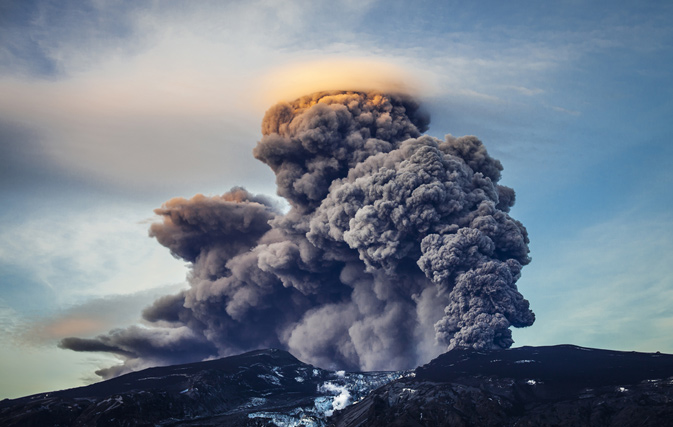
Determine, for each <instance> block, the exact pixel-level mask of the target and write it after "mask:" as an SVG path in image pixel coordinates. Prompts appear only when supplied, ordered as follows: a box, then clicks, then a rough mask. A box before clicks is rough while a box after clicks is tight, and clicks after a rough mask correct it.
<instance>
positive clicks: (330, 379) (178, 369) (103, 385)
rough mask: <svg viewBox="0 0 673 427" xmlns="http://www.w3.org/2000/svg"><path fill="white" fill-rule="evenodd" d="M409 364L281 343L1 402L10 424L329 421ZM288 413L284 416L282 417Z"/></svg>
mask: <svg viewBox="0 0 673 427" xmlns="http://www.w3.org/2000/svg"><path fill="white" fill-rule="evenodd" d="M403 374H404V373H403V372H399V373H398V372H371V373H346V372H343V371H339V372H333V371H326V370H323V369H319V368H315V367H313V366H311V365H308V364H305V363H302V362H300V361H299V360H297V359H296V358H295V357H294V356H292V355H291V354H290V353H288V352H285V351H281V350H275V349H274V350H259V351H253V352H249V353H245V354H241V355H238V356H232V357H227V358H222V359H218V360H212V361H206V362H198V363H191V364H186V365H175V366H167V367H158V368H150V369H146V370H143V371H139V372H133V373H130V374H127V375H123V376H120V377H117V378H113V379H110V380H107V381H103V382H100V383H97V384H93V385H90V386H86V387H79V388H74V389H70V390H63V391H57V392H51V393H41V394H36V395H33V396H27V397H23V398H20V399H13V400H8V399H5V400H3V401H2V402H0V425H2V426H40V427H42V426H94V425H95V426H144V425H147V426H154V425H202V426H203V425H218V426H266V425H274V424H272V423H273V422H274V421H275V422H277V423H281V422H282V424H283V425H299V424H300V423H302V425H305V426H316V427H317V426H322V425H324V424H325V419H326V417H327V416H329V415H331V414H332V412H333V410H334V409H340V408H343V407H344V406H345V405H346V404H349V403H351V402H352V401H354V400H358V399H361V398H364V397H365V396H366V395H367V394H368V393H369V392H370V391H371V390H372V389H374V388H376V387H379V386H381V385H383V384H386V383H388V382H390V381H392V380H395V379H397V378H400V377H401V376H402V375H403ZM279 420H280V421H279Z"/></svg>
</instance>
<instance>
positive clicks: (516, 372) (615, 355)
mask: <svg viewBox="0 0 673 427" xmlns="http://www.w3.org/2000/svg"><path fill="white" fill-rule="evenodd" d="M0 424H2V425H3V426H50V425H51V426H65V425H68V426H89V425H92V426H93V425H95V426H149V425H162V426H171V425H187V426H190V425H191V426H196V425H200V426H216V425H217V426H293V427H294V426H312V427H323V426H338V427H355V426H454V425H465V426H467V425H480V426H481V425H483V426H488V425H491V426H496V425H497V426H514V425H517V426H522V425H523V426H533V425H535V426H540V425H547V426H565V425H568V426H570V425H573V426H578V425H582V426H635V425H638V426H666V425H673V355H669V354H660V353H637V352H620V351H610V350H598V349H591V348H584V347H577V346H571V345H559V346H549V347H520V348H512V349H498V350H489V351H478V350H474V349H456V350H453V351H450V352H447V353H445V354H443V355H441V356H439V357H438V358H436V359H434V360H433V361H431V362H430V363H428V364H426V365H424V366H420V367H418V368H416V369H415V370H410V371H391V372H345V371H329V370H325V369H320V368H317V367H314V366H312V365H309V364H306V363H303V362H301V361H299V360H298V359H296V358H295V357H294V356H292V355H291V354H290V353H288V352H286V351H282V350H277V349H271V350H258V351H252V352H248V353H244V354H241V355H238V356H232V357H226V358H222V359H218V360H210V361H204V362H197V363H190V364H183V365H174V366H165V367H156V368H150V369H145V370H143V371H139V372H133V373H129V374H126V375H122V376H120V377H116V378H113V379H110V380H106V381H102V382H100V383H96V384H92V385H89V386H85V387H79V388H73V389H69V390H62V391H55V392H49V393H40V394H36V395H33V396H27V397H23V398H19V399H12V400H9V399H5V400H3V401H2V402H0Z"/></svg>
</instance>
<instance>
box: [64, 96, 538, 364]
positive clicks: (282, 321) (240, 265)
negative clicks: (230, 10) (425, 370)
mask: <svg viewBox="0 0 673 427" xmlns="http://www.w3.org/2000/svg"><path fill="white" fill-rule="evenodd" d="M428 123H429V119H428V117H427V115H426V114H425V113H424V112H423V110H422V109H420V108H419V105H418V104H417V103H416V102H415V101H414V100H413V99H411V98H408V97H405V96H400V95H386V94H382V93H374V92H369V93H361V92H322V93H316V94H313V95H310V96H306V97H303V98H300V99H298V100H296V101H294V102H291V103H280V104H278V105H276V106H274V107H272V108H271V109H269V111H267V113H266V115H265V117H264V120H263V123H262V133H263V137H262V139H261V141H260V142H259V143H258V144H257V147H255V149H254V155H255V157H256V158H257V159H259V160H261V161H263V162H264V163H266V164H267V165H269V166H270V167H271V169H273V171H274V172H275V174H276V183H277V186H278V194H279V195H281V196H283V197H284V198H285V199H287V201H288V202H289V203H290V206H291V208H290V210H289V212H287V213H285V214H283V213H281V212H279V210H278V209H277V208H276V207H275V206H274V205H273V203H271V202H270V201H269V200H268V199H266V198H264V197H261V196H253V195H251V194H249V193H248V192H247V191H245V190H244V189H242V188H234V189H232V190H231V191H230V192H229V193H226V194H224V195H223V196H218V197H211V198H209V197H204V196H201V195H199V196H196V197H194V198H192V199H190V200H186V199H173V200H171V201H169V202H167V203H166V204H165V205H164V206H163V207H162V208H161V209H157V210H156V211H155V212H156V213H157V214H158V215H160V216H161V217H162V219H163V222H159V223H155V224H153V225H152V227H151V229H150V235H151V236H153V237H156V238H157V240H158V241H159V242H160V243H161V244H162V245H164V246H166V247H167V248H169V249H170V251H171V253H172V254H173V255H174V256H176V257H179V258H182V259H184V260H186V261H189V262H190V263H191V272H190V275H189V283H190V288H189V289H188V290H186V291H183V292H181V293H179V294H177V295H170V296H166V297H163V298H160V299H159V300H157V301H155V303H154V304H153V305H152V306H150V307H148V308H147V309H146V310H145V311H144V312H143V317H144V319H145V320H146V321H147V322H148V323H149V324H150V327H145V328H140V327H130V328H127V329H119V330H114V331H111V332H110V333H109V334H107V335H103V336H99V337H96V338H93V339H80V338H67V339H65V340H63V341H62V342H61V346H62V347H63V348H69V349H72V350H76V351H105V352H110V353H114V354H116V355H118V356H120V357H122V358H123V359H124V360H125V364H124V366H122V367H117V368H114V369H110V370H103V371H100V372H99V374H100V375H102V376H104V377H107V376H111V375H116V374H119V373H121V372H124V371H125V370H129V369H135V368H138V367H142V366H147V365H151V364H168V363H178V362H185V361H193V360H202V359H204V358H208V357H217V356H226V355H231V354H236V353H240V352H243V351H247V350H252V349H256V348H263V347H281V348H286V349H288V350H289V351H291V352H292V353H293V354H294V355H295V356H297V357H298V358H300V359H302V360H304V361H306V362H309V363H313V364H315V365H318V366H321V367H326V368H346V369H363V370H383V369H404V368H411V367H414V366H416V365H418V364H420V363H425V362H427V361H428V360H429V359H430V358H432V357H434V356H436V355H437V354H439V353H441V352H443V351H445V350H446V349H447V348H448V349H453V348H458V347H473V348H477V349H493V348H506V347H509V346H511V345H512V342H513V341H512V338H511V331H510V329H509V328H510V327H511V326H514V327H524V326H529V325H531V324H533V322H534V320H535V317H534V314H533V312H532V311H531V310H530V309H529V307H528V301H526V300H525V299H524V298H523V296H522V295H521V294H520V293H519V292H518V290H517V287H516V281H517V279H518V278H519V277H520V272H521V268H522V266H523V265H526V264H528V262H530V259H529V257H528V252H529V251H528V237H527V233H526V229H525V228H524V227H523V225H522V224H521V223H520V222H518V221H516V220H514V219H512V218H511V217H510V216H509V214H508V212H509V209H510V207H511V206H512V205H513V204H514V191H513V190H512V189H511V188H508V187H505V186H502V185H499V184H498V181H499V179H500V172H501V171H502V165H501V164H500V162H499V161H497V160H495V159H493V158H492V157H490V156H489V155H488V153H487V151H486V149H485V147H484V146H483V144H482V143H481V141H479V140H478V139H477V138H475V137H472V136H467V137H460V138H455V137H453V136H451V135H448V136H447V137H446V139H445V140H444V141H442V140H439V139H436V138H433V137H430V136H426V135H422V132H424V131H425V130H426V129H427V125H428Z"/></svg>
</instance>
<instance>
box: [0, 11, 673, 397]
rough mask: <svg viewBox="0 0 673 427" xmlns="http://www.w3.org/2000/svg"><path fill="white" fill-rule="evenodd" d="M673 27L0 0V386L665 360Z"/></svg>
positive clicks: (653, 19) (652, 18)
mask: <svg viewBox="0 0 673 427" xmlns="http://www.w3.org/2000/svg"><path fill="white" fill-rule="evenodd" d="M672 18H673V7H672V6H669V5H667V4H664V2H638V3H637V2H591V3H589V2H581V1H559V2H554V3H553V4H552V3H549V4H544V5H542V4H540V3H539V2H532V1H531V2H524V1H521V2H514V3H508V4H506V5H503V4H501V3H500V2H486V1H485V2H478V3H476V4H467V3H465V2H447V1H436V2H431V1H427V2H416V3H409V2H396V1H386V2H382V1H357V2H355V1H332V2H310V1H284V2H273V1H247V2H237V1H228V2H199V3H191V4H184V3H182V2H171V1H166V2H143V1H137V2H93V1H92V2H81V1H77V2H75V1H72V2H57V1H53V2H52V1H5V2H2V3H1V4H0V20H1V24H0V40H2V42H1V43H0V91H1V93H2V94H3V96H2V97H0V192H1V193H2V194H1V196H2V200H3V203H2V204H1V205H0V215H1V217H2V221H1V222H0V329H1V330H2V332H1V333H2V343H3V345H2V346H1V349H0V378H2V382H1V384H2V386H1V387H0V398H5V397H10V398H11V397H18V396H23V395H27V394H31V393H37V392H41V391H49V390H56V389H63V388H70V387H75V386H79V385H83V384H87V383H90V382H92V381H98V380H100V379H101V377H103V378H107V377H110V376H113V375H117V374H119V373H123V372H127V371H128V370H130V369H140V368H144V367H147V366H152V365H156V364H170V363H181V362H187V361H197V360H203V359H206V358H214V357H221V356H226V355H231V354H237V353H240V352H242V351H246V350H251V349H255V348H265V347H281V348H286V349H288V350H290V351H291V352H292V353H293V354H294V355H295V356H297V357H298V358H300V359H301V360H303V361H305V362H307V363H312V364H314V365H317V366H321V367H324V368H328V369H335V368H340V369H351V370H357V369H402V368H411V367H414V366H416V365H418V364H422V363H426V362H428V361H429V360H430V359H431V358H433V357H435V356H436V355H438V354H439V353H441V352H443V351H445V350H446V349H447V348H453V347H456V346H458V347H460V346H473V347H477V348H495V347H508V346H510V345H512V339H513V341H514V344H513V346H515V347H516V346H523V345H546V344H562V343H572V344H577V345H582V346H587V347H599V348H610V349H616V350H636V351H651V352H654V351H662V352H668V353H673V340H672V339H671V338H672V333H673V332H672V331H673V308H671V307H673V264H671V262H670V260H671V259H673V226H672V225H673V214H672V213H671V212H672V209H671V208H672V207H673V206H672V205H673V203H672V202H673V197H672V196H673V191H671V185H672V184H673V171H671V167H670V163H671V162H670V158H671V154H673V148H671V144H670V143H669V140H670V138H671V137H672V136H673V124H671V120H670V117H672V116H673V103H672V101H671V100H673V76H671V72H670V70H671V66H672V65H673V46H672V43H673V29H671V28H670V22H671V19H672ZM320 91H328V92H322V93H319V94H317V95H316V94H315V93H316V92H320ZM344 91H349V92H344ZM312 94H313V95H312ZM302 97H303V98H302ZM482 143H483V145H482ZM486 151H487V152H486ZM410 177H411V178H410ZM446 177H449V178H446ZM514 193H515V194H516V197H514ZM468 248H471V249H468ZM466 271H467V273H466ZM519 276H520V277H519ZM477 283H479V284H482V285H483V284H484V283H486V284H487V285H483V286H490V287H491V288H490V289H491V291H490V292H491V293H490V294H489V295H490V298H489V299H488V303H484V301H485V299H483V298H482V299H479V298H476V297H475V295H476V294H475V292H476V291H475V290H474V289H475V286H476V285H475V284H477ZM482 285H480V286H482ZM533 312H534V314H533ZM458 319H461V320H460V321H459V320H458ZM466 319H469V320H466ZM510 334H511V335H510ZM73 350H75V351H73Z"/></svg>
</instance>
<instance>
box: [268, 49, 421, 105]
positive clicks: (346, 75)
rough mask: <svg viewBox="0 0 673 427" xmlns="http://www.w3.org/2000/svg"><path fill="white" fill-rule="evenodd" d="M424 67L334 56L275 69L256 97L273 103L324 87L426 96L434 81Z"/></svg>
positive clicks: (320, 89) (269, 74) (289, 99)
mask: <svg viewBox="0 0 673 427" xmlns="http://www.w3.org/2000/svg"><path fill="white" fill-rule="evenodd" d="M425 74H426V73H423V72H422V71H421V70H415V69H412V68H410V67H403V66H400V65H397V64H395V63H393V62H388V61H385V60H381V59H369V58H346V57H334V58H323V59H319V60H309V61H299V62H293V63H291V64H288V65H283V66H280V67H277V68H275V69H272V70H271V71H269V72H267V73H266V74H264V75H263V76H262V78H261V81H260V84H259V88H258V94H257V98H258V99H259V102H260V103H263V104H264V105H270V104H272V103H274V102H277V101H279V100H284V101H291V100H293V99H296V98H298V97H300V96H302V95H306V94H309V93H313V92H318V91H324V90H363V91H364V90H377V91H381V92H387V93H403V94H408V95H415V96H423V95H424V94H426V93H428V92H429V87H430V85H431V82H430V81H429V80H428V79H430V80H432V78H430V77H429V76H426V75H425Z"/></svg>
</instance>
